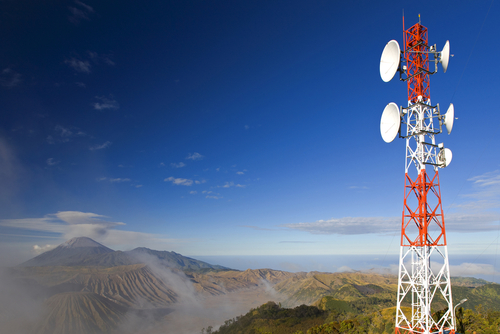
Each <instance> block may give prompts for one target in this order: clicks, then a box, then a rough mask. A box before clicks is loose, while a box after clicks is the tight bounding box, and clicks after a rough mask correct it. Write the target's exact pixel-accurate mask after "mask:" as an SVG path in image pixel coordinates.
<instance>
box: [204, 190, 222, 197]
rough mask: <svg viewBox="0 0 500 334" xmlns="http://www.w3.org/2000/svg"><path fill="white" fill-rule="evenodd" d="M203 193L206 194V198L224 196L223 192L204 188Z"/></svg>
mask: <svg viewBox="0 0 500 334" xmlns="http://www.w3.org/2000/svg"><path fill="white" fill-rule="evenodd" d="M201 193H202V194H204V195H205V198H211V199H221V198H224V197H223V196H222V195H221V194H219V193H216V192H214V191H212V190H203V191H202V192H201Z"/></svg>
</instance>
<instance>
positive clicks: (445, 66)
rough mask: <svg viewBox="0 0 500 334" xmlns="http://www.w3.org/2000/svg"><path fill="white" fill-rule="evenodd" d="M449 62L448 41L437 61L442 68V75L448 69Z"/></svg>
mask: <svg viewBox="0 0 500 334" xmlns="http://www.w3.org/2000/svg"><path fill="white" fill-rule="evenodd" d="M449 61H450V41H446V43H445V44H444V47H443V50H441V59H440V60H439V62H440V63H441V66H443V72H444V73H446V70H447V69H448V63H449Z"/></svg>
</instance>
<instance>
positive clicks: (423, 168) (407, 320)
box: [380, 22, 455, 334]
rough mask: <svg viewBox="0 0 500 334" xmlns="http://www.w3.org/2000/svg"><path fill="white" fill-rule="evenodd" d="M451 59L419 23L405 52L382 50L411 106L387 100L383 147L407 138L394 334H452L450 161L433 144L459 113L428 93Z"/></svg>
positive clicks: (395, 47) (383, 67) (387, 72)
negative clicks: (446, 176) (445, 193)
mask: <svg viewBox="0 0 500 334" xmlns="http://www.w3.org/2000/svg"><path fill="white" fill-rule="evenodd" d="M429 55H433V56H434V59H433V60H434V63H435V70H434V71H431V70H430V69H429ZM448 59H449V43H448V42H446V45H445V47H444V49H443V50H442V51H441V52H437V51H436V47H435V46H429V44H428V34H427V28H426V27H424V26H423V25H421V24H420V22H418V23H417V24H415V25H413V26H412V27H411V28H409V29H407V30H405V31H404V51H402V52H401V51H400V49H399V44H398V43H397V42H396V41H394V40H393V41H391V42H389V43H388V44H387V46H386V48H385V49H384V52H383V54H382V58H381V63H380V72H381V76H382V79H383V80H384V81H389V80H391V79H392V77H393V76H394V74H395V73H396V72H397V71H399V72H400V80H403V81H406V82H407V85H408V106H407V107H400V108H399V109H398V108H397V106H396V104H394V103H390V104H389V105H388V106H387V107H386V109H385V110H384V113H383V115H382V119H381V124H380V128H381V133H382V138H383V139H384V140H385V141H386V142H391V141H392V140H393V139H394V138H395V137H396V135H398V134H399V137H400V138H404V139H406V164H405V187H404V208H403V217H402V226H401V250H400V256H399V279H398V296H397V310H396V329H395V332H396V334H398V333H425V334H427V333H455V320H454V313H453V311H454V310H453V302H452V295H451V283H450V269H449V264H448V250H447V245H446V230H445V223H444V215H443V208H442V205H441V192H440V184H439V173H438V168H439V167H446V166H448V164H449V163H450V161H451V151H450V150H449V149H445V148H444V147H443V144H436V139H435V137H436V135H438V134H440V133H441V132H442V125H445V126H446V128H447V130H448V133H450V132H451V128H452V126H453V118H454V109H453V105H450V108H449V109H448V112H447V113H446V115H441V113H440V110H439V104H438V105H436V106H433V105H432V104H431V98H430V91H429V88H430V84H429V75H430V74H434V73H436V72H437V68H438V66H437V65H438V63H441V65H442V67H443V69H444V72H446V69H447V66H448ZM435 123H436V124H435ZM435 125H436V126H435ZM404 127H406V134H405V133H404V129H403V128H404ZM443 305H445V307H444V309H443ZM410 310H411V311H410ZM436 311H441V312H438V313H436ZM437 314H439V315H440V316H437Z"/></svg>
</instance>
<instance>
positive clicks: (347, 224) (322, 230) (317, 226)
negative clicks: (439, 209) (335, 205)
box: [281, 217, 401, 235]
mask: <svg viewBox="0 0 500 334" xmlns="http://www.w3.org/2000/svg"><path fill="white" fill-rule="evenodd" d="M281 226H283V227H286V228H289V229H294V230H300V231H304V232H309V233H312V234H344V235H347V234H369V233H387V232H394V231H396V230H397V229H398V228H401V218H396V217H390V218H386V217H344V218H338V219H337V218H332V219H329V220H318V221H316V222H312V223H292V224H283V225H281Z"/></svg>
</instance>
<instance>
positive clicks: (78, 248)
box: [21, 237, 228, 270]
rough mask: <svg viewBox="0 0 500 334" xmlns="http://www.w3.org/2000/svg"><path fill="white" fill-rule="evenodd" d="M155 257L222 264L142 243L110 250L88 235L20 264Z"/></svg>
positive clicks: (184, 264) (189, 266)
mask: <svg viewBox="0 0 500 334" xmlns="http://www.w3.org/2000/svg"><path fill="white" fill-rule="evenodd" d="M148 261H155V262H156V263H157V264H159V265H164V266H167V267H169V268H177V269H182V270H199V269H215V270H226V269H228V268H225V267H223V266H218V265H211V264H208V263H206V262H203V261H198V260H195V259H192V258H189V257H185V256H182V255H180V254H177V253H175V252H168V251H156V250H151V249H148V248H144V247H139V248H135V249H133V250H131V251H127V252H122V251H114V250H112V249H110V248H108V247H106V246H104V245H102V244H100V243H98V242H96V241H94V240H92V239H90V238H87V237H78V238H73V239H71V240H68V241H66V242H65V243H63V244H61V245H59V246H57V247H56V248H54V249H52V250H50V251H47V252H45V253H43V254H40V255H38V256H36V257H34V258H33V259H31V260H29V261H26V262H24V263H22V264H21V266H23V267H41V266H99V267H115V266H126V265H132V264H139V263H145V262H146V263H147V262H148Z"/></svg>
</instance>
